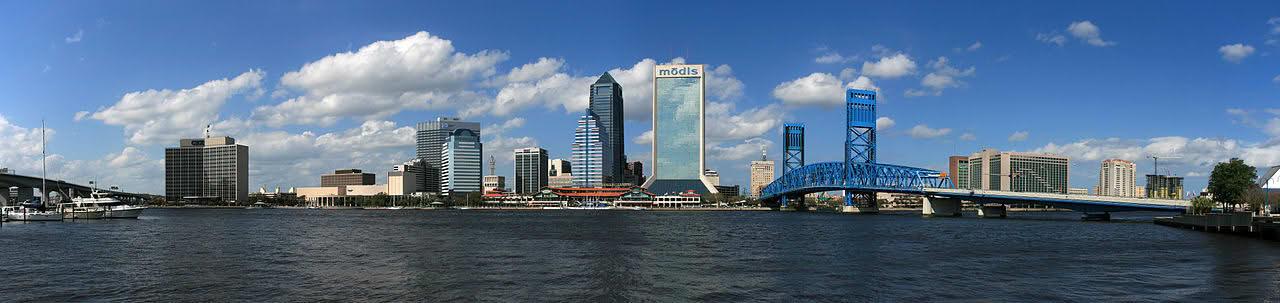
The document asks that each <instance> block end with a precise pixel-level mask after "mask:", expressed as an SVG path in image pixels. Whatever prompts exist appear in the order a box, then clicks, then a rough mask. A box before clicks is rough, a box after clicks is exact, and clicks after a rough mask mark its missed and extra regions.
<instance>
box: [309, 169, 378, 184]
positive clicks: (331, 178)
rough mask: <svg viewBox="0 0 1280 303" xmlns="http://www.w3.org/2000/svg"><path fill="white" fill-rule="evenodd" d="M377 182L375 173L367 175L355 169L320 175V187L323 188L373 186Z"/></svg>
mask: <svg viewBox="0 0 1280 303" xmlns="http://www.w3.org/2000/svg"><path fill="white" fill-rule="evenodd" d="M377 182H378V181H377V176H375V175H374V174H373V173H366V172H363V171H361V170H359V169H354V168H349V169H339V170H335V171H333V173H332V174H323V175H320V186H323V187H335V186H343V185H373V184H374V183H377Z"/></svg>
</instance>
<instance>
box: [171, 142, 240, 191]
mask: <svg viewBox="0 0 1280 303" xmlns="http://www.w3.org/2000/svg"><path fill="white" fill-rule="evenodd" d="M164 160H165V161H164V181H165V184H164V185H165V197H166V199H168V200H169V201H182V200H185V201H189V202H195V203H216V202H228V201H231V202H244V201H248V199H249V147H248V146H244V145H240V144H236V140H235V139H234V138H231V137H205V138H203V139H181V140H179V142H178V147H170V148H165V150H164Z"/></svg>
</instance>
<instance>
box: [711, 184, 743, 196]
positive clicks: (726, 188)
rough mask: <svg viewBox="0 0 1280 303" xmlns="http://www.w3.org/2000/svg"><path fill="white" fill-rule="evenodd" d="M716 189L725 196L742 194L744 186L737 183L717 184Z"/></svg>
mask: <svg viewBox="0 0 1280 303" xmlns="http://www.w3.org/2000/svg"><path fill="white" fill-rule="evenodd" d="M716 191H718V192H720V196H723V197H739V196H742V187H741V186H737V185H732V186H730V185H716Z"/></svg>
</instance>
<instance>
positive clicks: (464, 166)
mask: <svg viewBox="0 0 1280 303" xmlns="http://www.w3.org/2000/svg"><path fill="white" fill-rule="evenodd" d="M482 147H483V146H482V145H481V144H480V134H479V133H476V132H474V131H471V130H470V129H465V128H460V129H455V130H454V131H453V133H452V134H450V135H449V137H447V138H446V139H445V142H444V144H442V145H441V146H440V191H441V194H444V195H453V194H466V193H479V192H480V191H481V190H482V189H483V187H482V183H481V180H480V174H481V172H480V159H481V158H482V154H481V150H482Z"/></svg>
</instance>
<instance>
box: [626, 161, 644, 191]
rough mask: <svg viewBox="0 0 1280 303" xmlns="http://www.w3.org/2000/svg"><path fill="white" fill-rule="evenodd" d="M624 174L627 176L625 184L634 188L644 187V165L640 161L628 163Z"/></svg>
mask: <svg viewBox="0 0 1280 303" xmlns="http://www.w3.org/2000/svg"><path fill="white" fill-rule="evenodd" d="M624 174H625V175H626V176H625V178H624V180H623V182H626V183H628V184H631V185H633V186H640V185H644V163H641V162H640V161H632V162H627V166H626V168H625V173H624Z"/></svg>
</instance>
